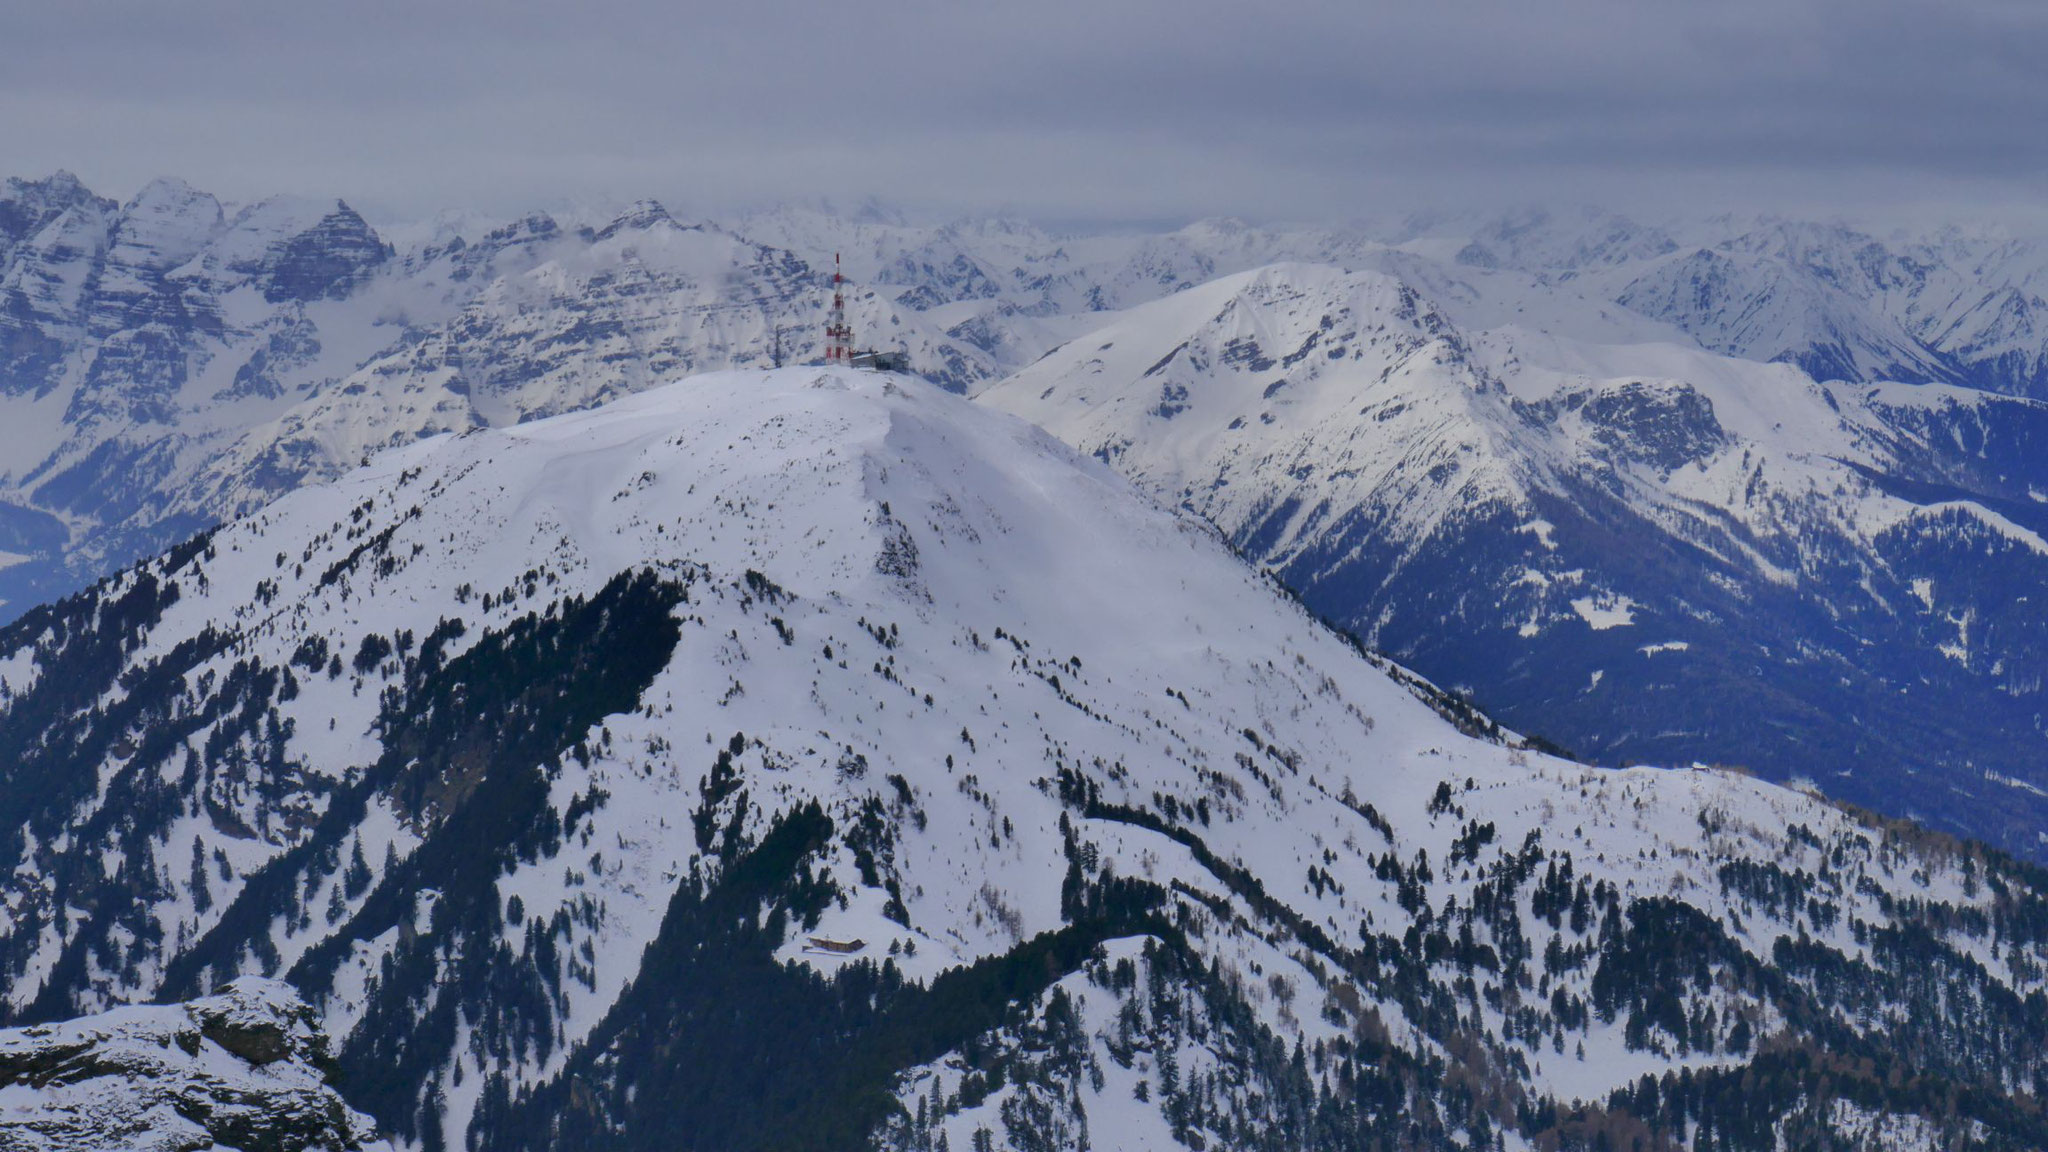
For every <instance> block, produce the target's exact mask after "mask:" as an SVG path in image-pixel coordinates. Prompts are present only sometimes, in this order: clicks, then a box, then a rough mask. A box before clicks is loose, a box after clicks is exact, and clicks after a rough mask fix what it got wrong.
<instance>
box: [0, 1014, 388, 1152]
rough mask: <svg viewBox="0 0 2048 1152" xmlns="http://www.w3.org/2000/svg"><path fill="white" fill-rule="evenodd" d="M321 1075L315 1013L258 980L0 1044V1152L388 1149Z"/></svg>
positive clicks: (5, 1034)
mask: <svg viewBox="0 0 2048 1152" xmlns="http://www.w3.org/2000/svg"><path fill="white" fill-rule="evenodd" d="M327 1066H328V1056H327V1040H326V1037H325V1036H324V1035H323V1034H322V1033H321V1032H320V1030H319V1029H318V1027H317V1026H316V1025H315V1022H314V1018H313V1014H312V1011H311V1010H310V1009H308V1008H307V1007H306V1006H305V1004H303V1003H302V1002H301V1001H300V1000H299V998H298V995H297V993H295V992H293V991H292V989H291V987H290V985H287V984H283V983H281V982H278V981H275V980H264V979H261V978H259V977H244V978H242V979H240V980H237V981H235V982H234V983H232V984H230V985H228V986H227V987H225V988H223V989H222V990H221V991H220V992H219V993H217V994H215V995H212V996H208V997H205V998H203V999H199V1000H193V1001H190V1002H189V1003H185V1004H171V1005H162V1006H156V1005H152V1006H145V1007H132V1008H116V1009H114V1010H112V1011H109V1012H104V1013H101V1014H100V1015H97V1016H88V1017H84V1018H81V1019H77V1020H70V1021H66V1022H64V1023H61V1024H45V1025H38V1026H34V1027H29V1028H10V1029H5V1030H0V1147H7V1148H34V1149H38V1150H42V1152H73V1150H76V1152H88V1150H91V1152H98V1150H101V1149H113V1148H124V1149H139V1150H156V1149H162V1150H165V1152H169V1150H172V1149H178V1150H184V1149H200V1148H213V1147H223V1148H234V1149H238V1150H240V1152H304V1150H308V1149H325V1150H329V1152H371V1150H373V1149H386V1148H388V1145H386V1144H385V1143H384V1142H383V1141H381V1140H379V1139H377V1138H376V1135H375V1133H374V1131H373V1129H372V1125H371V1123H370V1121H369V1119H368V1118H367V1117H365V1116H363V1115H361V1114H360V1113H357V1112H355V1111H353V1110H351V1109H350V1108H349V1107H348V1106H347V1105H346V1104H345V1103H343V1102H342V1099H341V1097H340V1096H339V1095H337V1094H336V1093H335V1091H334V1089H333V1088H332V1087H331V1086H330V1085H329V1084H328V1083H327V1079H326V1070H327Z"/></svg>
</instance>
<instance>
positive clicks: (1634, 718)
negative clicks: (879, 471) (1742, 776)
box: [978, 264, 2048, 854]
mask: <svg viewBox="0 0 2048 1152" xmlns="http://www.w3.org/2000/svg"><path fill="white" fill-rule="evenodd" d="M1489 275H1491V274H1489ZM1449 287H1450V286H1448V285H1446V288H1447V289H1449ZM1495 287H1498V283H1495ZM1453 291H1454V290H1453ZM1475 300H1481V301H1482V303H1483V297H1482V298H1473V299H1463V298H1459V297H1457V296H1456V294H1455V291H1454V295H1453V298H1452V299H1450V300H1447V301H1446V300H1439V299H1436V298H1434V297H1433V296H1432V295H1431V294H1430V293H1428V292H1425V291H1421V290H1419V289H1417V288H1416V287H1415V286H1414V285H1413V284H1412V283H1411V282H1410V281H1409V280H1407V279H1403V278H1400V277H1396V276H1394V275H1390V274H1389V273H1387V272H1384V271H1378V270H1365V271H1356V272H1346V271H1342V270H1340V269H1337V268H1333V267H1330V266H1328V265H1304V264H1276V265H1271V266H1268V267H1265V268H1261V269H1255V270H1252V271H1248V272H1243V273H1239V274H1236V275H1232V276H1226V277H1222V278H1219V279H1217V280H1215V281H1213V282H1211V283H1208V284H1204V285H1201V286H1199V287H1195V288H1190V289H1187V290H1185V291H1183V292H1180V293H1178V294H1177V295H1174V296H1171V297H1169V298H1167V299H1164V300H1160V301H1157V302H1155V303H1152V304H1148V305H1144V306H1141V307H1138V308H1133V309H1130V310H1129V311H1127V312H1124V313H1122V314H1120V315H1119V316H1117V317H1115V318H1113V319H1111V320H1110V321H1109V322H1108V323H1106V324H1105V325H1104V326H1103V327H1102V328H1101V329H1100V330H1098V331H1096V332H1092V333H1090V334H1088V335H1086V336H1082V337H1077V338H1075V339H1074V340H1071V341H1069V342H1068V343H1067V344H1065V345H1063V346H1061V347H1060V348H1059V349H1056V350H1055V351H1053V352H1051V353H1049V354H1048V355H1046V356H1045V357H1043V358H1042V359H1040V360H1039V361H1038V362H1036V363H1034V364H1033V365H1031V366H1030V367H1028V368H1026V369H1024V370H1022V371H1020V372H1018V373H1016V374H1015V375H1013V376H1011V377H1009V378H1007V379H1005V380H1003V381H1000V382H999V383H997V384H995V385H992V386H990V387H989V388H987V389H985V390H984V391H982V392H981V393H979V395H978V399H979V401H980V402H982V403H985V404H989V405H992V406H995V407H1000V408H1002V409H1004V410H1006V411H1010V412H1014V413H1016V414H1018V415H1021V416H1024V417H1025V418H1027V419H1030V420H1032V421H1034V422H1037V423H1039V424H1041V425H1042V426H1044V427H1046V428H1049V429H1051V430H1052V431H1054V432H1056V433H1058V434H1059V435H1060V436H1061V437H1063V438H1064V439H1066V440H1067V441H1068V442H1069V443H1071V444H1072V445H1074V446H1075V447H1076V448H1077V449H1079V450H1081V451H1083V452H1087V453H1090V454H1092V455H1096V456H1099V457H1101V458H1102V459H1104V460H1106V461H1108V462H1110V463H1112V464H1114V465H1115V466H1116V467H1117V468H1118V469H1119V470H1120V471H1122V472H1124V473H1125V474H1127V475H1129V476H1131V477H1132V478H1133V479H1136V480H1138V481H1139V482H1140V483H1141V484H1142V485H1144V486H1145V487H1146V488H1148V489H1149V490H1150V491H1152V492H1154V493H1155V494H1156V495H1158V496H1159V497H1160V498H1162V499H1164V500H1166V501H1167V502H1169V503H1172V504H1175V505H1178V506H1183V507H1186V508H1188V509H1191V510H1193V511H1194V512H1196V513H1198V514H1199V515H1201V516H1203V517H1204V518H1206V519H1208V520H1210V521H1211V522H1213V523H1214V524H1216V525H1217V527H1218V528H1219V529H1220V530H1221V531H1222V532H1223V533H1224V534H1225V535H1226V536H1227V537H1228V538H1229V539H1230V540H1231V541H1232V543H1233V544H1234V545H1235V546H1236V547H1238V548H1239V549H1241V550H1243V551H1244V552H1245V553H1246V554H1247V555H1248V556H1249V557H1250V558H1251V559H1253V560H1254V561H1256V562H1257V563H1260V564H1262V565H1265V566H1268V567H1270V568H1272V569H1273V570H1275V571H1276V572H1278V573H1279V574H1280V575H1281V576H1282V578H1283V579H1284V580H1285V581H1286V582H1287V583H1288V584H1289V586H1291V587H1293V588H1295V589H1297V590H1298V591H1300V593H1301V594H1302V595H1303V596H1304V597H1306V598H1307V600H1308V602H1309V603H1310V604H1311V605H1312V606H1314V607H1315V608H1316V610H1318V611H1319V612H1321V613H1323V614H1325V615H1327V616H1328V617H1330V618H1332V619H1334V620H1337V621H1339V622H1341V623H1343V624H1344V625H1345V626H1347V627H1349V628H1351V629H1353V630H1354V631H1356V632H1357V633H1358V634H1359V635H1361V636H1362V637H1364V638H1365V639H1366V640H1367V641H1368V642H1369V643H1372V644H1375V645H1377V646H1380V647H1382V648H1385V649H1387V650H1389V651H1391V652H1393V653H1394V654H1396V655H1398V656H1399V657H1401V658H1402V659H1404V660H1407V661H1409V662H1411V663H1413V664H1414V665H1416V666H1417V667H1419V668H1421V669H1422V670H1423V671H1425V672H1426V673H1427V674H1429V675H1430V676H1432V677H1433V678H1435V679H1437V680H1439V681H1441V682H1444V683H1448V684H1451V685H1453V686H1455V687H1457V688H1459V689H1460V690H1462V691H1464V692H1467V693H1468V694H1470V695H1472V696H1474V697H1475V698H1476V699H1478V700H1479V701H1480V702H1481V703H1482V704H1483V705H1484V706H1486V707H1488V708H1489V709H1492V710H1494V711H1495V712H1496V714H1498V715H1500V716H1501V717H1502V718H1503V719H1504V720H1506V721H1507V722H1509V723H1511V724H1512V725H1514V726H1515V727H1517V728H1520V729H1522V730H1524V731H1534V732H1542V733H1545V734H1546V735H1549V736H1551V737H1553V738H1555V739H1558V740H1561V741H1562V742H1564V743H1566V744H1567V745H1569V746H1572V747H1574V748H1577V749H1580V750H1581V751H1583V752H1586V753H1588V754H1591V755H1594V756H1597V757H1599V758H1601V759H1602V760H1603V761H1608V762H1615V761H1641V760H1646V759H1647V760H1652V761H1655V760H1663V761H1667V762H1681V763H1684V762H1692V761H1695V760H1702V761H1709V762H1721V763H1728V762H1732V763H1741V764H1746V765H1749V766H1751V767H1753V768H1755V769H1757V770H1759V771H1763V772H1766V773H1769V774H1771V775H1773V776H1775V777H1777V778H1779V779H1791V778H1794V777H1806V778H1812V779H1818V780H1821V781H1822V782H1823V785H1824V786H1825V787H1826V788H1827V789H1828V790H1829V791H1830V792H1833V793H1836V794H1840V795H1844V796H1847V797H1848V798H1851V799H1853V800H1855V801H1857V802H1859V803H1865V804H1870V805H1873V806H1879V807H1885V808H1887V810H1889V811H1891V812H1894V813H1904V814H1913V815H1917V816H1921V817H1923V818H1927V819H1930V820H1933V821H1936V822H1937V823H1938V824H1940V825H1941V826H1942V827H1944V828H1946V829H1948V830H1951V831H1955V832H1959V833H1963V834H1967V835H1972V836H1978V837H1982V838H1985V839H1988V840H1992V841H1994V842H1997V843H1999V844H2000V845H2002V846H2004V847H2006V848H2009V849H2011V850H2014V851H2018V852H2022V853H2026V854H2035V853H2037V852H2038V851H2039V850H2040V847H2039V843H2038V841H2037V839H2036V832H2037V829H2038V824H2039V819H2040V818H2042V817H2044V816H2048V812H2039V811H2035V812H2030V813H2029V814H2026V815H2020V814H2017V813H2015V812H2014V811H2013V809H2012V808H2011V806H2010V798H2009V796H2008V795H2006V794H2005V790H2003V789H1986V788H1984V787H1983V786H1982V783H1981V779H1980V774H1979V772H1978V766H1981V765H1983V764H1987V763H1989V764H1996V765H1998V766H1999V770H2000V771H2006V772H2010V773H2012V774H2014V775H2016V776H2019V777H2022V778H2025V779H2028V780H2030V781H2034V782H2036V783H2043V782H2044V781H2040V780H2036V776H2037V775H2038V773H2039V765H2040V758H2039V755H2038V752H2039V747H2040V732H2039V726H2038V722H2037V719H2036V717H2037V715H2038V711H2039V698H2040V693H2041V691H2042V685H2043V683H2044V681H2043V679H2042V676H2041V671H2042V669H2043V668H2044V666H2048V647H2044V646H2043V645H2042V644H2041V643H2040V642H2039V641H2038V639H2037V638H2036V633H2035V630H2034V629H2033V628H2032V626H2031V625H2030V624H2029V623H2027V621H2028V620H2029V619H2030V618H2031V617H2030V615H2029V613H2030V609H2028V607H2027V605H2028V603H2029V602H2030V600H2031V599H2032V598H2034V597H2037V596H2038V595H2040V594H2041V593H2042V590H2043V587H2044V584H2048V566H2044V564H2043V563H2042V559H2041V555H2042V554H2041V540H2042V539H2043V532H2044V530H2048V518H2044V517H2043V516H2042V514H2041V511H2040V501H2038V500H2037V499H2035V498H2034V497H2033V495H2032V493H2035V492H2038V491H2048V475H2044V469H2043V467H2042V465H2041V463H2040V461H2041V456H2040V455H2039V448H2040V446H2041V444H2042V441H2043V438H2044V435H2048V408H2044V407H2043V406H2042V404H2040V403H2039V402H2037V401H2031V400H2024V399H2016V398H2009V397H1998V396H1993V395H1990V394H1988V393H1985V392H1983V391H1980V390H1976V389H1971V388H1965V387H1960V386H1955V385H1946V384H1923V385H1912V386H1908V385H1901V384H1883V385H1853V384H1844V383H1839V382H1837V383H1818V382H1816V381H1814V380H1813V379H1811V378H1810V377H1808V376H1807V375H1806V374H1804V373H1802V372H1801V371H1799V370H1798V369H1796V368H1794V367H1792V366H1789V365H1776V364H1758V363H1754V362H1752V361H1747V360H1741V359H1736V358H1732V357H1728V356H1722V355H1716V354H1714V353H1711V352H1707V351H1704V350H1702V349H1700V348H1698V347H1694V346H1689V345H1687V344H1685V343H1678V342H1672V341H1671V340H1669V339H1664V340H1658V339H1629V340H1611V339H1610V340H1590V339H1583V338H1575V337H1573V336H1570V335H1567V334H1562V333H1560V332H1558V331H1555V330H1547V329H1545V328H1542V327H1536V328H1532V327H1529V326H1526V325H1524V324H1522V323H1519V322H1516V321H1514V320H1510V321H1509V322H1507V323H1498V321H1499V319H1500V318H1501V317H1502V316H1503V314H1504V313H1503V310H1502V309H1501V308H1499V307H1498V306H1497V305H1485V306H1482V303H1475ZM1652 335H1654V334H1652ZM1916 589H1917V590H1918V591H1916ZM1928 589H1932V590H1934V591H1933V592H1932V593H1929V594H1923V592H1925V590H1928ZM1930 595H1931V596H1932V598H1931V599H1930ZM1622 606H1626V607H1622ZM1994 622H1995V623H1994ZM1651 647H1654V649H1655V653H1658V654H1662V655H1661V658H1660V660H1659V662H1658V663H1655V664H1649V663H1647V662H1646V660H1645V657H1646V656H1647V655H1650V654H1651V653H1649V652H1646V651H1645V649H1646V648H1651ZM1759 669H1761V670H1763V671H1762V674H1761V675H1759V674H1758V673H1757V670H1759ZM1760 716H1763V717H1768V720H1766V721H1764V722H1763V723H1761V724H1760V723H1759V722H1758V718H1759V717H1760ZM1952 785H1953V786H1952Z"/></svg>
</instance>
